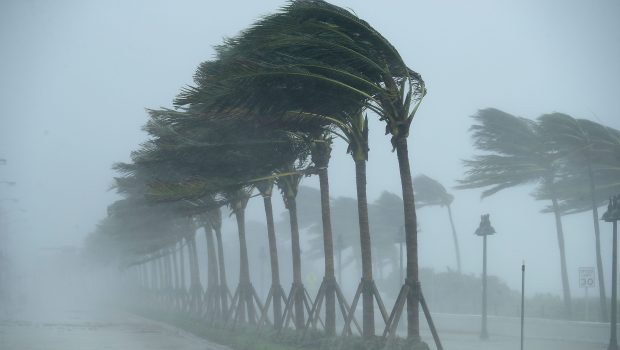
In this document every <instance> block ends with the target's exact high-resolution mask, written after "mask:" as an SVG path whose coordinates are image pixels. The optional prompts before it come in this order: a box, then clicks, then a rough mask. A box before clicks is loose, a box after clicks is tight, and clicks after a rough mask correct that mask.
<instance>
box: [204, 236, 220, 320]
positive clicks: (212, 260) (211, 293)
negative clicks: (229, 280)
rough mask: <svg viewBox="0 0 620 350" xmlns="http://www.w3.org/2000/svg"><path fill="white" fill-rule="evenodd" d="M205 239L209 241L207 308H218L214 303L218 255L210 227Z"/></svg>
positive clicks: (216, 312)
mask: <svg viewBox="0 0 620 350" xmlns="http://www.w3.org/2000/svg"><path fill="white" fill-rule="evenodd" d="M204 229H205V238H206V240H207V262H208V266H207V272H208V276H207V297H208V300H207V302H208V304H207V307H210V306H213V307H216V304H217V303H212V300H214V299H213V298H215V297H217V295H218V294H217V287H218V279H219V278H218V275H217V270H218V268H217V255H216V253H215V242H214V239H213V229H212V228H211V227H210V226H209V225H205V227H204ZM217 309H218V308H216V309H215V310H210V311H212V312H214V313H215V314H219V312H218V311H219V310H217Z"/></svg>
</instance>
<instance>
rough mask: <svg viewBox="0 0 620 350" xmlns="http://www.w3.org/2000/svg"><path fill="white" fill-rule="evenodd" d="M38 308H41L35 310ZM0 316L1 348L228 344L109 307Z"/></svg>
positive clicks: (109, 349) (112, 349)
mask: <svg viewBox="0 0 620 350" xmlns="http://www.w3.org/2000/svg"><path fill="white" fill-rule="evenodd" d="M39 311H40V310H39ZM44 311H45V312H43V313H40V312H37V313H36V314H34V313H30V312H27V311H24V310H20V311H18V312H12V313H11V316H9V315H7V314H5V315H4V316H0V349H2V350H143V349H144V350H146V349H149V350H172V349H174V350H226V349H228V348H226V347H223V346H220V345H216V344H213V343H210V342H208V341H206V340H204V339H201V338H198V337H196V336H194V335H192V334H189V333H187V332H183V331H180V330H178V329H176V328H174V327H171V326H168V325H165V324H161V323H158V322H154V321H151V320H147V319H144V318H141V317H139V316H135V315H132V314H129V313H126V312H122V311H119V310H115V309H113V308H107V309H106V308H80V309H68V310H62V309H58V308H48V309H47V310H44Z"/></svg>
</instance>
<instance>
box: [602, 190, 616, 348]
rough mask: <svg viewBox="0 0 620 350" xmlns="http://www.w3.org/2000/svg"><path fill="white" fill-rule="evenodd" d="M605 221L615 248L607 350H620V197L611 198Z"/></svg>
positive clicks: (612, 257)
mask: <svg viewBox="0 0 620 350" xmlns="http://www.w3.org/2000/svg"><path fill="white" fill-rule="evenodd" d="M602 219H603V220H605V221H606V222H611V223H613V225H614V227H613V228H614V229H613V243H612V244H613V247H612V251H613V253H612V255H611V322H610V326H611V329H610V336H609V346H608V347H607V350H618V340H617V338H616V320H617V318H616V313H617V312H616V311H617V307H616V299H617V293H618V288H617V283H618V282H617V277H618V220H620V195H617V196H613V197H611V198H609V205H608V206H607V211H606V212H605V214H603V217H602Z"/></svg>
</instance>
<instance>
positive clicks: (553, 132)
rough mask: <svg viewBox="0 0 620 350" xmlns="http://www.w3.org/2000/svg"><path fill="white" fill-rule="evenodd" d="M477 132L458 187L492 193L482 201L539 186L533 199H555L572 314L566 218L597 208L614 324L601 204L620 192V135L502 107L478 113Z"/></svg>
mask: <svg viewBox="0 0 620 350" xmlns="http://www.w3.org/2000/svg"><path fill="white" fill-rule="evenodd" d="M473 118H474V120H475V124H474V125H473V126H472V127H471V132H472V137H473V140H474V145H475V147H476V148H477V149H478V150H480V151H482V152H483V153H482V154H480V155H476V156H474V157H473V158H472V159H470V160H466V161H465V162H464V163H465V167H466V172H465V177H464V178H463V179H462V180H460V185H459V186H458V187H457V188H461V189H467V188H485V190H484V191H483V192H482V197H483V198H484V197H488V196H490V195H493V194H495V193H497V192H499V191H501V190H503V189H507V188H511V187H514V186H519V185H525V184H535V185H536V186H537V187H536V190H535V191H534V193H533V196H534V197H535V199H537V200H547V201H550V202H551V203H550V205H549V206H547V207H546V208H545V209H544V210H543V212H545V213H553V215H554V218H555V225H556V235H557V241H558V248H559V251H560V266H561V278H562V286H563V300H564V311H565V315H566V317H567V318H570V317H571V315H572V304H571V294H570V288H569V284H568V273H567V268H566V253H565V242H564V229H563V226H562V216H563V215H568V214H574V213H580V212H585V211H592V219H593V225H594V237H595V242H596V244H595V246H596V260H597V269H598V281H599V293H600V295H599V296H600V298H599V299H600V308H601V317H602V321H606V320H607V317H608V315H607V310H608V308H607V307H606V296H605V281H604V273H603V265H602V260H601V240H600V228H599V223H598V221H599V213H598V207H600V206H601V205H604V204H605V203H606V199H607V198H608V196H609V194H610V193H617V192H620V181H619V180H618V179H620V131H618V130H615V129H612V128H610V127H607V126H604V125H601V124H599V123H596V122H593V121H590V120H587V119H576V118H573V117H571V116H569V115H566V114H562V113H551V114H545V115H542V116H540V117H539V118H538V119H537V120H530V119H526V118H521V117H516V116H514V115H511V114H509V113H506V112H503V111H500V110H498V109H494V108H488V109H483V110H480V111H478V113H477V114H476V115H474V116H473Z"/></svg>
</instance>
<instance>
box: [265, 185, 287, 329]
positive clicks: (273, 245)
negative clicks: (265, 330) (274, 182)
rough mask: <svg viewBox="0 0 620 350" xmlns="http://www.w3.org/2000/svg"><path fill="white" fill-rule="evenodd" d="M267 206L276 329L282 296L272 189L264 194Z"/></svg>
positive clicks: (280, 315)
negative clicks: (267, 193)
mask: <svg viewBox="0 0 620 350" xmlns="http://www.w3.org/2000/svg"><path fill="white" fill-rule="evenodd" d="M263 204H264V206H265V219H266V220H267V240H268V241H269V258H270V263H271V286H272V287H275V288H274V289H272V293H273V294H275V295H272V298H273V325H274V327H275V329H280V328H281V327H282V296H281V295H280V290H281V287H280V286H281V285H280V267H279V264H278V244H277V242H276V230H275V225H274V223H273V207H272V205H271V191H270V192H269V195H265V196H263Z"/></svg>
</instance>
